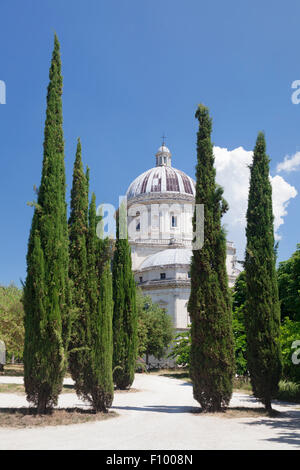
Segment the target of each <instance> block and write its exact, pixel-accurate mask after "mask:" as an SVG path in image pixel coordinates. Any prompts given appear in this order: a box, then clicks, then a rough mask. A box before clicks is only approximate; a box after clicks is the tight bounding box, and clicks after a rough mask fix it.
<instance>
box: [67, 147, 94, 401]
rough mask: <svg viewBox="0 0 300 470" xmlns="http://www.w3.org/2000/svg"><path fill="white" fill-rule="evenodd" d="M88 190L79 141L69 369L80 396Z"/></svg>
mask: <svg viewBox="0 0 300 470" xmlns="http://www.w3.org/2000/svg"><path fill="white" fill-rule="evenodd" d="M87 224H88V186H87V180H86V175H85V174H84V171H83V165H82V157H81V143H80V139H78V142H77V149H76V157H75V162H74V170H73V185H72V190H71V212H70V218H69V238H70V263H69V276H70V280H71V281H72V285H73V306H74V311H75V315H74V319H73V322H72V333H71V341H70V355H69V365H70V371H71V375H72V378H73V380H74V382H75V388H76V391H77V393H78V394H80V391H81V389H82V387H83V382H84V370H85V368H86V367H87V354H86V350H85V348H87V345H86V343H87V330H88V316H89V308H88V302H87V285H86V281H87V250H86V242H87V240H86V239H87V230H88V227H87Z"/></svg>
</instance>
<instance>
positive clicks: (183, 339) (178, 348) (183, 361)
mask: <svg viewBox="0 0 300 470" xmlns="http://www.w3.org/2000/svg"><path fill="white" fill-rule="evenodd" d="M168 357H170V358H172V359H175V362H176V364H177V365H179V366H183V367H187V368H190V365H191V330H190V329H189V330H187V331H182V332H180V333H178V334H177V335H176V336H175V338H174V340H173V347H172V350H171V352H170V354H169V355H168Z"/></svg>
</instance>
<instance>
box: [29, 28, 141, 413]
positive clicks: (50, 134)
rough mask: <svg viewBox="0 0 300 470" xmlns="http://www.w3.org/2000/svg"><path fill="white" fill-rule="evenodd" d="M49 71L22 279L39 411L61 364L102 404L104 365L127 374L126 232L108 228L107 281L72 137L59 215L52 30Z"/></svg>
mask: <svg viewBox="0 0 300 470" xmlns="http://www.w3.org/2000/svg"><path fill="white" fill-rule="evenodd" d="M49 79H50V80H49V86H48V94H47V111H46V122H45V138H44V158H43V168H42V178H41V184H40V187H39V190H38V198H37V203H34V206H35V209H34V215H33V219H32V225H31V230H30V236H29V243H28V253H27V277H26V282H25V284H24V310H25V320H24V322H25V346H24V383H25V389H26V395H27V399H28V401H29V402H31V403H33V404H34V405H35V406H37V410H38V412H39V413H45V412H46V411H47V410H48V409H51V408H52V407H53V406H55V405H56V404H57V400H58V396H59V394H60V392H61V390H62V386H63V379H64V376H65V372H66V369H67V366H68V365H69V367H70V371H71V374H72V378H73V379H74V381H75V389H76V392H77V394H78V396H79V397H82V398H83V399H85V400H87V401H88V402H90V403H91V405H92V406H93V408H94V409H95V410H96V411H104V412H105V411H107V409H108V408H109V407H110V406H111V404H112V401H113V393H114V382H113V368H114V370H115V371H117V375H116V377H115V381H116V385H117V386H118V387H119V388H127V387H130V385H131V384H132V382H133V378H134V366H135V362H136V354H137V341H136V337H137V328H136V323H137V319H136V310H135V284H134V278H133V274H132V271H131V257H130V247H129V244H128V240H127V239H126V238H125V239H124V240H119V237H118V239H117V242H116V248H115V253H114V260H113V272H114V281H113V279H112V273H111V258H112V249H111V243H110V242H109V240H108V239H105V240H103V239H100V238H98V237H97V234H96V228H97V224H98V222H99V220H100V217H98V216H97V214H96V198H95V195H94V194H93V195H92V198H91V202H90V204H89V170H88V169H87V171H86V172H84V170H83V164H82V155H81V143H80V140H79V139H78V143H77V150H76V157H75V163H74V170H73V184H72V190H71V207H70V217H69V221H67V206H66V202H65V200H66V183H65V167H64V139H63V129H62V76H61V59H60V47H59V42H58V38H57V36H56V35H55V38H54V51H53V54H52V61H51V67H50V74H49ZM113 291H114V295H115V297H116V299H117V301H116V302H115V306H113ZM117 293H118V294H119V297H118V295H117ZM113 316H114V326H115V328H114V332H113ZM113 333H114V334H113ZM113 336H114V340H113ZM113 343H114V344H115V350H116V353H115V355H114V364H113Z"/></svg>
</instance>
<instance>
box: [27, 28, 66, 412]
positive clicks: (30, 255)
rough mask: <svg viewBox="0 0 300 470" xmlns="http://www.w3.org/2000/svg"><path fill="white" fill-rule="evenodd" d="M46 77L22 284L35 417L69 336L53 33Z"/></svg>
mask: <svg viewBox="0 0 300 470" xmlns="http://www.w3.org/2000/svg"><path fill="white" fill-rule="evenodd" d="M49 79H50V81H49V85H48V93H47V111H46V122H45V135H44V158H43V169H42V178H41V184H40V187H39V190H38V200H37V203H36V204H34V205H35V211H34V215H33V219H32V225H31V231H30V235H29V242H28V252H27V277H26V282H25V285H24V310H25V329H26V334H25V336H26V338H25V347H24V383H25V389H26V395H27V399H28V401H30V402H32V403H33V404H34V405H36V406H37V408H38V412H40V413H44V412H45V411H46V409H47V408H51V407H52V406H54V405H55V404H56V403H57V399H58V395H59V393H60V391H61V389H62V383H63V378H64V374H65V370H66V363H67V347H68V341H69V334H70V289H69V281H68V261H69V257H68V226H67V214H66V202H65V191H66V188H65V186H66V185H65V167H64V139H63V129H62V99H61V96H62V76H61V59H60V50H59V42H58V39H57V36H56V35H55V38H54V50H53V54H52V61H51V67H50V72H49Z"/></svg>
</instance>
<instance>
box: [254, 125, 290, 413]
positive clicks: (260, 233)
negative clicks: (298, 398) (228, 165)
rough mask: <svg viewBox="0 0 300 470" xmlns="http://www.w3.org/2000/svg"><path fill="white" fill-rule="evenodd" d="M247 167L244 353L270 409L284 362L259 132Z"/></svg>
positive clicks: (266, 163)
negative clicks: (248, 176)
mask: <svg viewBox="0 0 300 470" xmlns="http://www.w3.org/2000/svg"><path fill="white" fill-rule="evenodd" d="M250 172H251V176H250V189H249V198H248V210H247V228H246V236H247V248H246V258H245V273H246V286H247V299H246V309H245V310H246V312H245V324H246V332H247V358H248V367H249V372H250V378H251V384H252V388H253V393H254V395H255V396H256V397H257V398H258V399H259V400H261V401H262V403H263V404H264V405H265V407H266V409H267V410H268V411H269V412H271V410H272V406H271V400H272V398H274V397H275V395H276V392H277V390H278V383H279V380H280V376H281V368H282V366H281V352H280V342H279V335H280V306H279V301H278V286H277V280H276V270H275V250H274V227H273V219H274V217H273V209H272V187H271V183H270V180H269V158H268V156H267V155H266V143H265V137H264V134H263V133H262V132H260V133H259V134H258V137H257V141H256V145H255V149H254V155H253V162H252V165H251V167H250Z"/></svg>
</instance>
